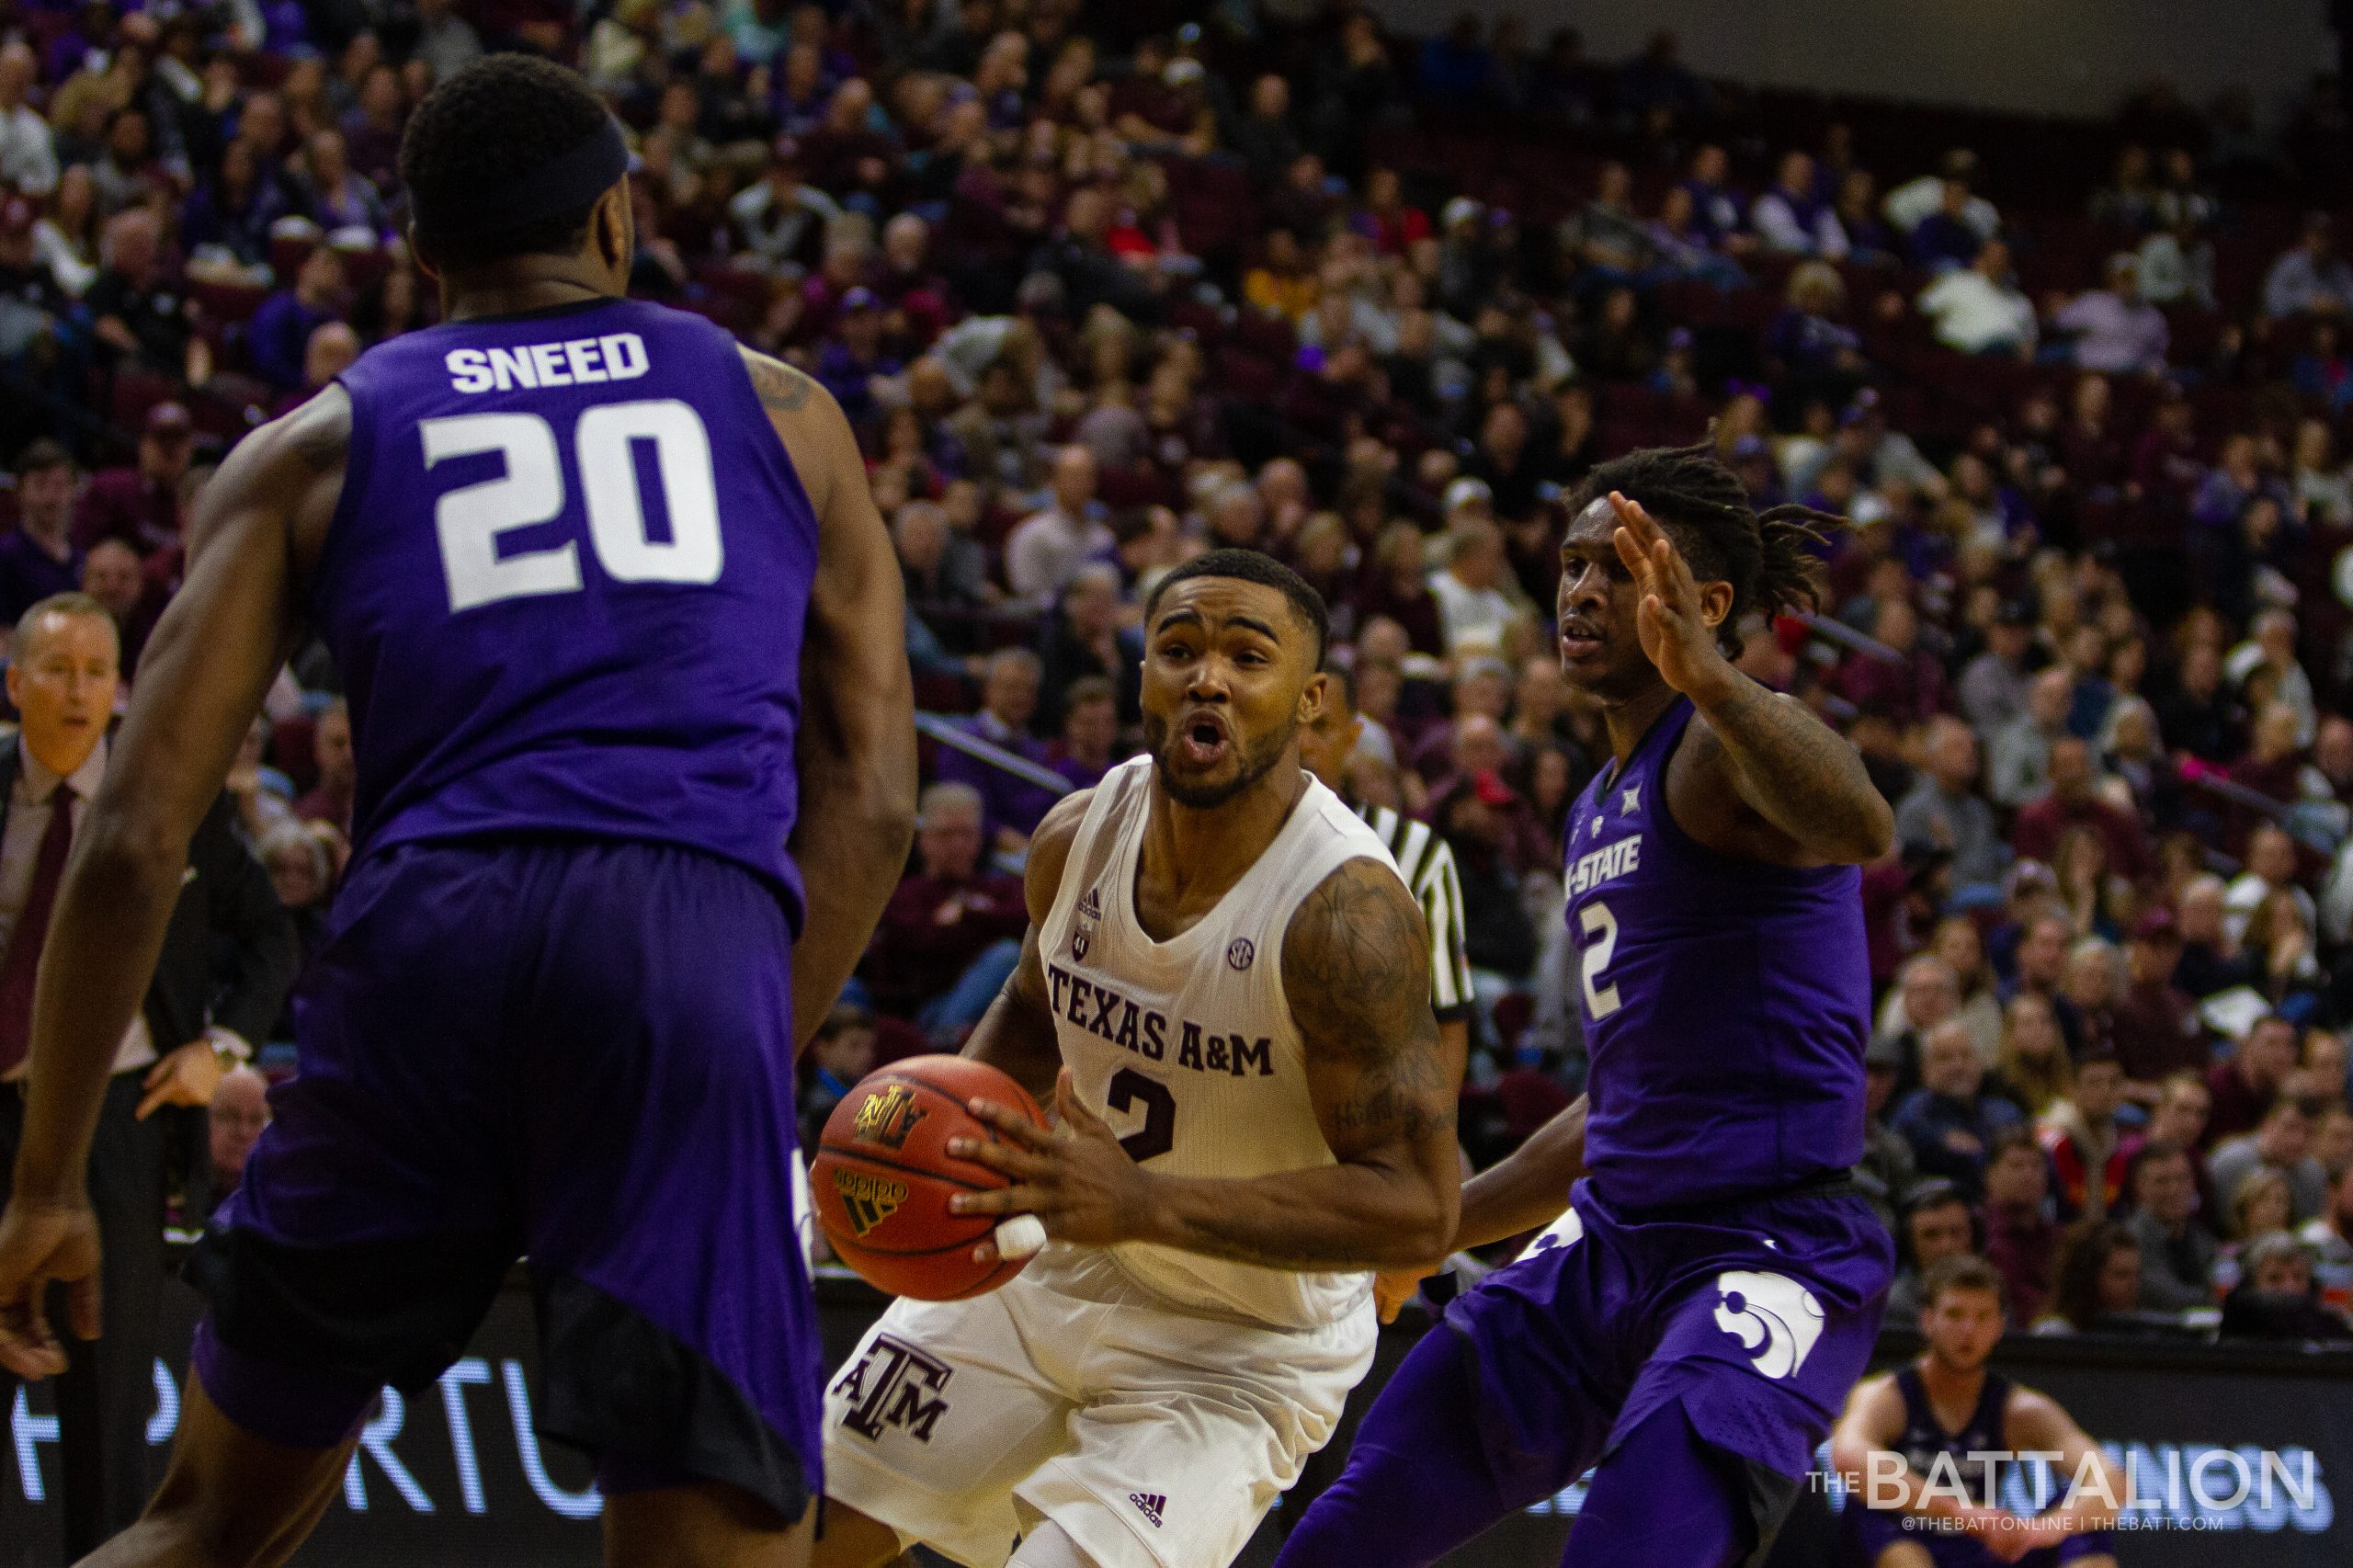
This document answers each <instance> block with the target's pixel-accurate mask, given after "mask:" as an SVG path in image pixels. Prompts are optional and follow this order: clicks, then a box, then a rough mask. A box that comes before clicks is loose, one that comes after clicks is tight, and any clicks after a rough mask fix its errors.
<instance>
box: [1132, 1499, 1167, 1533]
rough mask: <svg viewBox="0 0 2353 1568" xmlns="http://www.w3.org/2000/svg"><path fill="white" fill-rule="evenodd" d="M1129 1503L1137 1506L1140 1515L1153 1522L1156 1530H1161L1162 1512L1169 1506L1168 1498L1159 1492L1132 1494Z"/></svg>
mask: <svg viewBox="0 0 2353 1568" xmlns="http://www.w3.org/2000/svg"><path fill="white" fill-rule="evenodd" d="M1128 1501H1129V1502H1131V1503H1133V1504H1134V1505H1135V1506H1136V1511H1137V1512H1138V1513H1140V1514H1142V1516H1143V1517H1145V1518H1147V1519H1150V1520H1151V1521H1152V1528H1154V1529H1158V1528H1160V1510H1161V1509H1163V1508H1165V1507H1166V1506H1168V1499H1167V1497H1166V1496H1165V1495H1163V1494H1160V1493H1158V1492H1131V1493H1129V1494H1128Z"/></svg>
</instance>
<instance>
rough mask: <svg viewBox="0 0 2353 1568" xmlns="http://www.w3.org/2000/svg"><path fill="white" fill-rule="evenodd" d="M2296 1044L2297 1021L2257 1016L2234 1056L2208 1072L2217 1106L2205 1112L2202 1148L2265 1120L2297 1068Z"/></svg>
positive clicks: (2208, 1088) (2210, 1146)
mask: <svg viewBox="0 0 2353 1568" xmlns="http://www.w3.org/2000/svg"><path fill="white" fill-rule="evenodd" d="M2296 1046H2297V1038H2296V1026H2295V1025H2294V1024H2292V1023H2290V1022H2289V1021H2288V1020H2287V1019H2286V1018H2282V1017H2278V1016H2276V1015H2275V1016H2272V1017H2263V1018H2257V1019H2256V1022H2255V1027H2254V1028H2250V1029H2249V1030H2247V1032H2246V1038H2245V1040H2241V1041H2239V1048H2238V1050H2237V1051H2234V1052H2233V1053H2232V1055H2231V1059H2230V1060H2229V1061H2227V1062H2216V1063H2215V1064H2214V1065H2213V1067H2212V1068H2211V1069H2210V1070H2209V1071H2208V1072H2207V1074H2206V1091H2207V1093H2208V1094H2210V1095H2211V1096H2213V1108H2211V1110H2209V1111H2208V1112H2207V1115H2206V1132H2205V1136H2204V1138H2203V1139H2202V1140H2201V1141H2200V1144H2199V1147H2200V1149H2201V1150H2204V1149H2211V1148H2213V1146H2214V1145H2215V1144H2217V1143H2219V1142H2222V1140H2223V1139H2225V1138H2234V1137H2236V1136H2237V1135H2238V1134H2240V1133H2242V1132H2252V1131H2255V1129H2256V1127H2258V1126H2260V1125H2261V1124H2262V1121H2263V1118H2264V1116H2265V1115H2266V1113H2268V1111H2269V1110H2270V1109H2271V1102H2272V1101H2274V1100H2276V1099H2278V1098H2279V1094H2280V1091H2281V1090H2282V1089H2284V1088H2285V1087H2286V1086H2287V1084H2288V1077H2289V1074H2292V1073H2293V1072H2295V1070H2296Z"/></svg>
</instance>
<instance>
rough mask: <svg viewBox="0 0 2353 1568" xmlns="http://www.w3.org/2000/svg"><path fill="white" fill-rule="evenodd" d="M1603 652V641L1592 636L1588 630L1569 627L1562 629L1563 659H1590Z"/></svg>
mask: <svg viewBox="0 0 2353 1568" xmlns="http://www.w3.org/2000/svg"><path fill="white" fill-rule="evenodd" d="M1600 652H1601V639H1600V638H1598V637H1596V636H1592V635H1590V633H1589V631H1588V629H1587V628H1585V627H1582V626H1575V625H1568V626H1563V627H1562V628H1561V657H1563V659H1590V658H1592V657H1593V656H1594V655H1595V654H1597V653H1600Z"/></svg>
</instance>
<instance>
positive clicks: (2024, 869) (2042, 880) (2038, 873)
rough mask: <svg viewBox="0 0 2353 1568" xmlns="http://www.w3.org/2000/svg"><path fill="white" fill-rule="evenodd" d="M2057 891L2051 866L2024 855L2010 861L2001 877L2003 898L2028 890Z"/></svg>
mask: <svg viewBox="0 0 2353 1568" xmlns="http://www.w3.org/2000/svg"><path fill="white" fill-rule="evenodd" d="M2058 891H2059V879H2058V878H2057V877H2055V876H2053V875H2052V872H2051V868H2050V867H2048V866H2046V865H2044V864H2043V863H2042V862H2041V861H2040V860H2035V859H2030V858H2027V857H2025V856H2020V857H2019V858H2018V859H2016V860H2013V861H2012V862H2010V869H2009V871H2008V872H2007V873H2006V875H2005V876H2004V877H2003V878H2002V896H2003V897H2004V898H2005V899H2014V898H2019V897H2022V896H2024V895H2025V894H2027V893H2029V892H2058Z"/></svg>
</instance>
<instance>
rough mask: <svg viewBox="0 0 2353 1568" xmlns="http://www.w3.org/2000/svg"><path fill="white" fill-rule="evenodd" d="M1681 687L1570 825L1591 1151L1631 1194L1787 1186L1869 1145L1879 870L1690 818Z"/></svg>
mask: <svg viewBox="0 0 2353 1568" xmlns="http://www.w3.org/2000/svg"><path fill="white" fill-rule="evenodd" d="M1693 711H1694V710H1693V708H1692V706H1691V704H1690V702H1689V701H1688V699H1677V701H1676V703H1675V705H1674V706H1673V707H1671V708H1669V709H1668V710H1666V711H1665V713H1663V714H1662V715H1660V717H1659V719H1658V720H1657V722H1654V724H1653V725H1652V726H1651V728H1650V731H1649V733H1646V734H1645V735H1643V739H1642V742H1641V744H1639V745H1637V746H1636V747H1635V748H1634V754H1633V756H1631V757H1630V758H1628V759H1627V762H1626V766H1625V767H1624V769H1623V770H1622V771H1620V772H1617V773H1615V775H1614V776H1613V775H1612V773H1611V772H1609V771H1608V770H1605V772H1604V773H1603V774H1602V775H1601V776H1599V777H1597V778H1595V779H1594V781H1593V782H1592V784H1590V785H1589V786H1587V787H1586V791H1585V793H1584V794H1583V795H1581V796H1579V797H1578V799H1577V802H1576V805H1575V807H1574V809H1573V810H1572V811H1571V812H1570V813H1569V821H1568V824H1567V827H1566V842H1567V849H1566V858H1567V869H1566V879H1567V890H1568V906H1567V911H1566V914H1567V918H1568V922H1569V936H1570V939H1571V940H1572V941H1574V943H1575V944H1576V949H1577V954H1578V960H1579V974H1580V985H1581V989H1582V992H1583V996H1584V1007H1585V1014H1584V1019H1585V1038H1586V1051H1587V1054H1588V1055H1589V1057H1590V1058H1591V1062H1592V1067H1591V1073H1590V1076H1589V1078H1588V1080H1587V1085H1586V1086H1587V1090H1588V1092H1589V1093H1590V1095H1591V1096H1592V1105H1591V1119H1590V1120H1589V1121H1588V1123H1587V1124H1586V1169H1587V1171H1588V1173H1589V1174H1590V1176H1591V1179H1592V1182H1593V1185H1594V1187H1595V1188H1596V1190H1597V1192H1599V1193H1600V1194H1601V1196H1602V1197H1603V1198H1604V1199H1607V1200H1608V1201H1609V1202H1610V1203H1612V1204H1613V1205H1619V1206H1622V1207H1627V1208H1634V1209H1641V1208H1648V1207H1652V1206H1655V1205H1660V1204H1683V1203H1694V1202H1708V1201H1715V1200H1719V1199H1733V1198H1739V1197H1743V1196H1746V1195H1750V1194H1756V1193H1763V1192H1768V1191H1771V1190H1773V1189H1775V1188H1778V1187H1789V1186H1791V1185H1793V1184H1795V1183H1799V1182H1802V1181H1805V1180H1808V1179H1809V1178H1813V1177H1817V1176H1824V1175H1827V1174H1829V1173H1831V1172H1835V1171H1839V1170H1844V1169H1845V1168H1847V1167H1848V1166H1850V1165H1854V1164H1855V1163H1856V1162H1857V1161H1858V1160H1859V1159H1861V1157H1862V1153H1863V1045H1864V1041H1865V1040H1866V1039H1867V1038H1868V1036H1869V1031H1870V1022H1869V1020H1870V965H1869V963H1868V961H1867V960H1866V957H1865V953H1864V947H1863V910H1862V898H1861V892H1860V879H1859V873H1858V872H1857V871H1856V870H1855V869H1854V868H1852V867H1850V866H1831V867H1824V868H1821V869H1808V870H1793V869H1786V868H1782V867H1778V866H1768V865H1763V864H1760V863H1758V862H1756V861H1751V860H1740V859H1734V858H1731V857H1729V856H1724V855H1719V854H1717V853H1715V852H1714V851H1712V850H1711V849H1708V848H1707V847H1705V846H1702V845H1700V844H1699V843H1697V842H1695V841H1694V840H1693V839H1692V838H1691V837H1690V836H1689V835H1688V834H1686V833H1685V832H1684V831H1683V830H1682V829H1681V828H1680V827H1678V826H1677V824H1676V822H1675V819H1674V815H1673V813H1672V812H1669V811H1668V810H1667V805H1666V765H1667V761H1668V759H1669V758H1671V757H1672V756H1674V755H1675V748H1676V745H1677V743H1678V742H1680V741H1681V740H1682V738H1683V732H1684V731H1685V729H1686V728H1688V726H1689V724H1690V722H1691V716H1692V713H1693Z"/></svg>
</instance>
